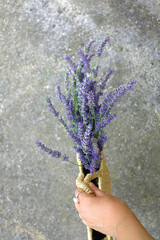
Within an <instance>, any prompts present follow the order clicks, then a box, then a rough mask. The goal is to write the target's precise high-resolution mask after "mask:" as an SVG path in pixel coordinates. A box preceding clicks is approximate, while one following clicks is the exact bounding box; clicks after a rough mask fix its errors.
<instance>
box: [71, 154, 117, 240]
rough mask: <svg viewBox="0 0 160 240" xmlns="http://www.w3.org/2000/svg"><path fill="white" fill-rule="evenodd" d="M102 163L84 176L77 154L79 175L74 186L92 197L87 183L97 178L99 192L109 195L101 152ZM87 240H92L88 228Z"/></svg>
mask: <svg viewBox="0 0 160 240" xmlns="http://www.w3.org/2000/svg"><path fill="white" fill-rule="evenodd" d="M101 157H102V162H101V166H100V169H99V170H98V171H97V172H95V173H93V174H91V173H88V174H87V175H86V176H85V175H84V173H83V168H82V164H81V161H80V160H79V155H78V154H77V163H78V165H79V175H78V177H77V179H76V186H77V187H78V188H80V189H82V190H83V191H84V192H86V193H88V194H91V195H93V191H92V190H91V188H90V186H89V183H90V182H91V181H92V180H93V179H95V178H98V187H99V189H100V190H102V191H104V192H106V193H108V194H110V193H111V181H110V176H109V170H108V168H107V165H106V162H105V159H104V153H103V151H102V152H101ZM87 230H88V240H92V229H91V228H88V227H87ZM112 239H113V238H112V237H110V236H106V237H105V238H104V239H103V240H112Z"/></svg>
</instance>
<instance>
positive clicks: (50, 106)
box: [47, 98, 59, 117]
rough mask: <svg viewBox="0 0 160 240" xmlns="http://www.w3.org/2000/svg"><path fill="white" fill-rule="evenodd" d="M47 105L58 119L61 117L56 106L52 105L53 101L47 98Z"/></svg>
mask: <svg viewBox="0 0 160 240" xmlns="http://www.w3.org/2000/svg"><path fill="white" fill-rule="evenodd" d="M47 104H48V108H49V110H50V112H51V113H52V114H53V116H54V117H58V116H59V112H57V111H56V110H55V108H54V106H53V105H52V102H51V99H50V98H47Z"/></svg>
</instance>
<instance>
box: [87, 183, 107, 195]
mask: <svg viewBox="0 0 160 240" xmlns="http://www.w3.org/2000/svg"><path fill="white" fill-rule="evenodd" d="M89 185H90V188H91V190H92V191H93V193H94V195H95V196H97V197H103V196H104V195H105V193H104V192H103V191H101V190H100V189H99V188H97V187H96V186H95V185H94V183H93V182H90V183H89Z"/></svg>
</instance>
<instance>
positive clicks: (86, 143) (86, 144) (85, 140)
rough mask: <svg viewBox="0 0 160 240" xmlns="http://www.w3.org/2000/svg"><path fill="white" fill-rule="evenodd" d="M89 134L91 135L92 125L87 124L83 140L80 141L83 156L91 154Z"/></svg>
mask: <svg viewBox="0 0 160 240" xmlns="http://www.w3.org/2000/svg"><path fill="white" fill-rule="evenodd" d="M91 133H92V124H88V126H87V127H86V131H85V133H84V137H83V140H82V149H83V151H84V153H85V154H90V153H91V152H92V149H91Z"/></svg>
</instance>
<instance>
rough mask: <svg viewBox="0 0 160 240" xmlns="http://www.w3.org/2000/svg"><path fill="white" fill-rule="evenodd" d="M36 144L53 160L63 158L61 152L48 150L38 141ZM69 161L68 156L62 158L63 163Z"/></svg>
mask: <svg viewBox="0 0 160 240" xmlns="http://www.w3.org/2000/svg"><path fill="white" fill-rule="evenodd" d="M35 144H36V145H37V147H38V148H40V149H41V150H42V151H44V152H47V153H48V154H49V155H51V156H52V157H53V158H61V156H62V154H61V152H59V151H56V150H52V149H50V148H47V147H46V146H45V145H44V144H43V143H41V142H39V141H38V140H36V142H35ZM68 159H69V157H68V156H66V155H64V156H63V158H62V160H63V161H68Z"/></svg>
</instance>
